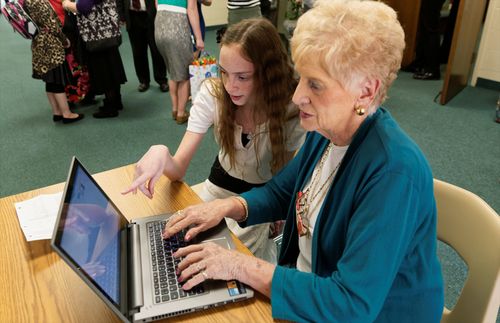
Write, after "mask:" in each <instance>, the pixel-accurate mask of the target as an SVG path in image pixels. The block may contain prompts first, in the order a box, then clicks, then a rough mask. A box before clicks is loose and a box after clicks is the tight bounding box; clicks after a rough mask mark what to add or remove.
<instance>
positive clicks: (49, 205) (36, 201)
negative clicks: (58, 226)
mask: <svg viewBox="0 0 500 323" xmlns="http://www.w3.org/2000/svg"><path fill="white" fill-rule="evenodd" d="M61 198H62V192H59V193H55V194H41V195H38V196H36V197H34V198H32V199H29V200H26V201H22V202H18V203H14V206H15V208H16V213H17V218H18V220H19V225H20V226H21V230H22V231H23V233H24V236H25V238H26V241H33V240H44V239H50V238H52V233H53V231H54V225H55V222H56V218H57V212H58V211H59V205H60V204H61Z"/></svg>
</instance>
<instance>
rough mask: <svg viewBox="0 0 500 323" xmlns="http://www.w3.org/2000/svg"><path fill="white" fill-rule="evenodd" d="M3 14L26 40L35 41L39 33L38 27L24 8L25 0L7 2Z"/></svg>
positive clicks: (2, 10) (8, 0) (7, 0)
mask: <svg viewBox="0 0 500 323" xmlns="http://www.w3.org/2000/svg"><path fill="white" fill-rule="evenodd" d="M1 12H2V14H3V16H4V17H5V19H7V22H8V23H9V24H10V25H11V26H12V28H14V31H16V32H18V33H19V34H20V35H21V36H23V37H24V38H26V39H33V38H34V37H35V36H36V34H37V33H38V27H37V25H36V24H35V22H34V21H33V20H32V19H31V17H30V16H29V15H28V12H27V10H25V8H24V0H17V1H16V0H5V5H4V6H3V7H2V9H1Z"/></svg>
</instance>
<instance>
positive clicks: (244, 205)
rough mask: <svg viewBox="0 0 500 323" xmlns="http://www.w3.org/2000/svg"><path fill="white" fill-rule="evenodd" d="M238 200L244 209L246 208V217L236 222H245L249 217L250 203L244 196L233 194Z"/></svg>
mask: <svg viewBox="0 0 500 323" xmlns="http://www.w3.org/2000/svg"><path fill="white" fill-rule="evenodd" d="M233 197H234V198H235V199H236V201H238V202H239V203H240V204H241V206H243V209H245V217H244V218H243V219H242V220H239V221H236V222H240V223H241V222H245V221H246V220H247V219H248V204H247V201H245V199H244V198H242V197H241V196H233Z"/></svg>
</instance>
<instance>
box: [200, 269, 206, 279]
mask: <svg viewBox="0 0 500 323" xmlns="http://www.w3.org/2000/svg"><path fill="white" fill-rule="evenodd" d="M200 273H201V274H202V275H203V278H205V280H207V279H208V274H207V273H206V271H205V270H202V271H201V272H200Z"/></svg>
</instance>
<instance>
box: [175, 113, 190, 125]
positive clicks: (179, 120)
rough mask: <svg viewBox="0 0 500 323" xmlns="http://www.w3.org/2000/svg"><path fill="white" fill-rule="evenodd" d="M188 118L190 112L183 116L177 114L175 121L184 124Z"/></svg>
mask: <svg viewBox="0 0 500 323" xmlns="http://www.w3.org/2000/svg"><path fill="white" fill-rule="evenodd" d="M188 119H189V112H186V113H185V114H184V115H183V116H177V118H176V119H175V122H176V123H177V124H184V123H186V122H187V121H188Z"/></svg>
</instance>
